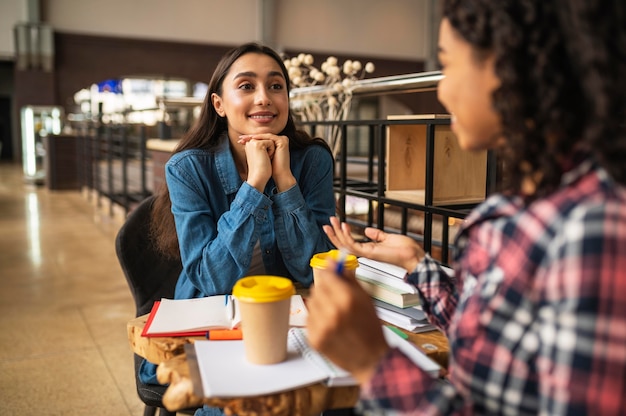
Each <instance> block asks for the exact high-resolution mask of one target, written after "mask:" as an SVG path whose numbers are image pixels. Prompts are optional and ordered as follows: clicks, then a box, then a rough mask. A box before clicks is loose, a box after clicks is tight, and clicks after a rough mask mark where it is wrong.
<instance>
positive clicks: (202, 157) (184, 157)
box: [166, 149, 215, 166]
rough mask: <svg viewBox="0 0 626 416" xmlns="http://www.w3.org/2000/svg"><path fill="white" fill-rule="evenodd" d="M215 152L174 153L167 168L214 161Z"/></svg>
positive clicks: (189, 150)
mask: <svg viewBox="0 0 626 416" xmlns="http://www.w3.org/2000/svg"><path fill="white" fill-rule="evenodd" d="M214 155H215V152H212V151H208V150H204V149H186V150H183V151H180V152H178V153H174V154H173V155H172V156H171V157H170V158H169V160H168V161H167V162H166V165H167V166H180V165H181V164H183V165H184V164H195V163H206V162H207V159H213V157H214Z"/></svg>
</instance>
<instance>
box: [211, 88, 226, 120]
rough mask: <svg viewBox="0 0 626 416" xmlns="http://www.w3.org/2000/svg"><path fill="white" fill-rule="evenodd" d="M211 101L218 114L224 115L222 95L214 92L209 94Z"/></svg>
mask: <svg viewBox="0 0 626 416" xmlns="http://www.w3.org/2000/svg"><path fill="white" fill-rule="evenodd" d="M211 103H212V104H213V108H214V109H215V112H216V113H217V115H218V116H220V117H224V116H225V115H226V113H225V112H224V108H223V107H222V97H220V96H219V95H217V94H216V93H213V94H211Z"/></svg>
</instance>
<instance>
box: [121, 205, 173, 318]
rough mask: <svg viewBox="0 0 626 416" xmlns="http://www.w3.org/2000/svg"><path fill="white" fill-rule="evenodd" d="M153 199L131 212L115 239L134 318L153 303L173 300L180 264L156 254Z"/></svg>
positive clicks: (142, 313)
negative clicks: (130, 294)
mask: <svg viewBox="0 0 626 416" xmlns="http://www.w3.org/2000/svg"><path fill="white" fill-rule="evenodd" d="M153 202H154V196H153V195H152V196H149V197H147V198H146V199H144V200H143V201H141V202H140V203H139V205H137V207H136V208H135V209H133V210H132V211H131V212H130V214H129V215H128V217H127V218H126V221H125V222H124V224H123V225H122V227H121V228H120V230H119V231H118V233H117V237H116V239H115V251H116V253H117V258H118V260H119V262H120V266H121V267H122V270H123V272H124V276H126V281H127V282H128V286H129V288H130V291H131V293H132V295H133V299H134V300H135V308H136V316H141V315H145V314H146V313H148V312H150V310H151V309H152V305H153V304H154V301H155V300H160V299H161V298H170V299H171V298H173V297H174V288H175V287H176V282H177V281H178V276H179V275H180V272H181V270H182V263H181V262H180V260H172V259H169V258H167V257H165V256H163V254H161V253H159V252H158V251H157V249H156V247H155V245H154V242H153V239H152V237H151V234H150V216H151V212H152V204H153Z"/></svg>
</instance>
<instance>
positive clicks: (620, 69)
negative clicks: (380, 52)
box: [307, 0, 626, 415]
mask: <svg viewBox="0 0 626 416" xmlns="http://www.w3.org/2000/svg"><path fill="white" fill-rule="evenodd" d="M439 59H440V61H441V65H442V72H443V75H444V78H443V79H442V80H441V81H440V83H439V86H438V96H439V99H440V101H441V102H442V103H443V105H445V106H446V108H447V109H448V110H449V111H450V113H451V114H452V122H451V123H452V129H453V131H454V132H455V133H456V135H457V137H458V140H459V143H460V145H461V146H462V147H463V148H465V149H468V150H484V149H494V150H496V151H497V152H498V153H499V154H500V157H502V158H503V161H504V164H503V165H504V177H503V180H504V182H503V187H502V192H501V193H498V194H495V195H492V196H490V197H489V198H488V199H487V200H486V201H485V202H483V203H482V204H480V205H479V206H478V207H477V208H476V209H475V210H474V211H473V212H472V213H471V214H470V215H469V216H468V217H467V219H466V221H465V222H464V224H463V226H462V228H461V230H460V232H459V235H458V236H457V239H456V246H457V248H458V250H457V252H456V254H455V258H454V259H453V262H452V263H453V264H452V266H453V267H454V272H455V274H454V277H452V278H450V277H448V275H447V274H446V273H445V272H443V271H442V269H441V266H440V264H439V263H438V262H437V261H435V260H434V259H433V258H431V257H430V255H429V254H428V253H424V252H423V250H422V249H421V247H420V246H419V245H418V244H417V243H416V242H415V241H414V240H413V239H411V238H409V237H407V236H403V235H394V234H388V233H384V232H382V231H381V230H376V229H371V228H370V229H367V230H366V231H365V234H366V236H367V237H369V238H370V239H371V240H372V241H371V242H366V243H360V242H356V241H354V240H353V239H352V237H351V234H350V229H349V226H348V225H347V224H341V223H339V221H338V220H337V219H336V218H332V219H331V226H325V227H324V230H325V232H326V233H327V235H328V236H329V237H330V239H331V241H333V243H334V244H335V245H336V246H338V247H344V248H346V249H347V250H348V251H350V252H352V253H354V254H356V255H358V256H365V257H369V258H373V259H376V260H380V261H386V262H390V263H394V264H396V265H399V266H402V267H403V268H405V269H406V270H407V277H406V280H407V281H408V282H410V283H411V284H413V285H414V286H415V287H416V288H417V289H418V292H419V294H420V297H421V301H422V306H423V308H424V311H425V312H426V313H427V315H428V317H429V319H430V321H431V322H432V323H434V324H436V325H437V326H438V327H439V328H440V329H441V330H442V331H444V332H445V334H446V335H447V336H448V340H449V344H450V356H449V362H450V364H449V373H448V375H447V377H446V378H432V377H429V376H428V375H427V374H426V373H425V372H423V371H421V370H420V369H419V368H418V367H416V366H415V365H414V364H412V363H411V362H410V361H409V360H408V358H407V357H406V356H404V355H403V354H402V353H401V352H400V351H398V350H396V349H392V348H390V347H389V346H388V344H387V343H386V342H385V340H384V337H383V334H382V331H381V328H380V322H379V320H378V319H377V317H376V313H375V311H374V308H373V307H372V305H371V301H370V298H369V296H368V295H367V293H365V292H364V291H363V290H362V289H361V288H360V287H359V285H358V283H357V282H356V281H355V280H354V279H352V278H349V277H348V276H344V277H343V278H340V276H337V275H336V274H335V273H333V272H332V270H330V269H329V270H328V271H326V272H325V275H324V276H323V277H324V278H323V279H319V282H320V283H319V284H316V286H315V288H314V289H313V294H312V296H311V298H310V299H309V301H308V306H309V322H308V324H307V327H308V334H309V339H310V342H311V345H312V346H313V347H315V348H317V349H319V350H320V351H321V352H322V353H324V354H325V355H326V356H327V357H329V358H330V359H331V360H332V361H334V362H335V363H337V364H338V365H340V366H342V367H344V368H345V369H347V370H349V371H351V372H352V374H353V375H354V376H355V377H356V378H357V379H358V380H359V381H360V383H361V396H362V400H361V402H360V403H361V405H362V406H363V407H364V408H373V409H393V410H396V411H398V412H400V413H407V414H428V415H438V414H440V415H441V414H465V415H467V414H511V415H537V414H545V415H553V414H581V415H582V414H598V415H624V414H626V209H625V207H626V186H625V185H626V168H625V166H626V165H625V161H626V126H625V120H626V76H625V75H626V3H624V1H623V0H607V1H602V2H600V1H593V0H518V1H508V0H502V1H492V0H443V18H442V21H441V26H440V32H439Z"/></svg>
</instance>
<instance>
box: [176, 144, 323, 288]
mask: <svg viewBox="0 0 626 416" xmlns="http://www.w3.org/2000/svg"><path fill="white" fill-rule="evenodd" d="M290 161H291V171H292V173H293V175H294V177H295V178H296V182H297V184H296V185H294V186H293V187H291V188H290V189H286V190H281V191H280V192H278V190H277V189H276V186H275V184H274V181H273V180H272V179H270V180H269V181H268V183H267V185H266V187H265V191H264V192H263V193H261V192H259V191H258V190H257V189H255V188H254V187H252V186H251V185H249V184H248V183H247V182H243V181H242V180H241V177H240V176H239V172H238V171H237V168H236V167H235V162H234V159H233V155H232V153H231V150H230V141H229V140H228V137H227V135H226V134H224V136H223V138H222V143H221V144H220V145H219V148H218V149H216V150H215V151H207V150H201V149H190V150H185V151H182V152H180V153H177V154H174V155H173V156H172V157H171V158H170V160H169V161H168V162H167V164H166V166H165V176H166V180H167V185H168V188H169V192H170V198H171V200H172V213H173V214H174V219H175V222H176V231H177V233H178V240H179V246H180V254H181V258H182V262H183V270H182V272H181V275H180V278H179V279H178V283H177V285H176V293H175V298H177V299H190V298H196V297H202V296H210V295H216V294H225V293H230V292H231V290H232V288H233V286H234V284H235V282H236V281H237V280H238V279H240V278H241V277H243V276H245V275H246V272H247V270H248V268H249V266H250V263H251V260H252V253H253V250H254V246H255V244H256V242H257V241H260V247H261V252H262V256H263V263H264V265H265V270H266V273H268V274H272V275H278V276H285V277H289V278H291V279H292V280H293V281H294V282H299V283H300V284H302V285H303V286H305V287H308V286H310V285H311V283H312V282H313V276H312V270H311V267H310V266H309V261H310V259H311V257H312V256H313V254H315V253H318V252H323V251H327V250H329V249H331V248H332V244H331V243H330V241H329V240H328V238H327V237H326V235H325V234H324V232H323V230H322V225H323V224H329V217H330V216H332V215H335V196H334V191H333V158H332V155H331V154H330V153H329V152H328V151H327V150H325V149H324V148H322V147H321V146H317V145H311V146H307V147H305V148H303V149H290Z"/></svg>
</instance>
